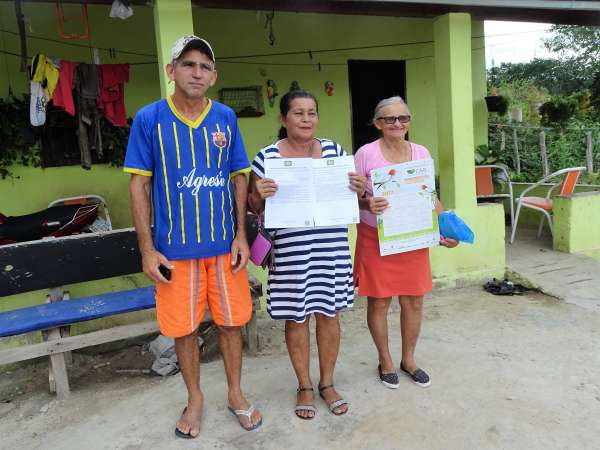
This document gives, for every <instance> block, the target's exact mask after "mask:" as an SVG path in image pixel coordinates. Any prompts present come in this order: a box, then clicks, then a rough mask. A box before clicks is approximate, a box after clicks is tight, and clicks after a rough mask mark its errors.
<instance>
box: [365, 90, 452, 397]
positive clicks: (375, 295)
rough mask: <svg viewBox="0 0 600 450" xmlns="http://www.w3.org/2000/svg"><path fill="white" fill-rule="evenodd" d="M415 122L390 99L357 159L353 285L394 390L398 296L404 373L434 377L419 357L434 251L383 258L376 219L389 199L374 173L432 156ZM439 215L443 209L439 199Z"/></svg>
mask: <svg viewBox="0 0 600 450" xmlns="http://www.w3.org/2000/svg"><path fill="white" fill-rule="evenodd" d="M410 121H411V116H410V112H409V110H408V106H407V105H406V103H405V102H404V100H403V99H402V98H401V97H390V98H387V99H384V100H382V101H380V102H379V104H378V105H377V107H376V108H375V114H374V117H373V125H374V126H375V127H376V128H377V129H378V130H379V131H380V132H381V135H382V137H381V138H380V139H378V140H376V141H374V142H371V143H369V144H366V145H363V146H362V147H361V148H360V149H358V152H357V153H356V156H355V163H356V171H357V172H358V174H359V175H364V176H366V177H367V181H368V182H367V192H365V195H364V196H363V198H361V200H360V202H359V203H360V208H361V211H360V214H361V215H360V224H359V225H358V227H357V229H358V238H357V241H356V254H355V260H354V284H355V286H356V287H358V293H359V295H363V296H366V297H367V298H368V308H367V322H368V325H369V330H370V331H371V336H372V337H373V341H374V343H375V347H377V352H378V353H379V366H378V368H377V369H378V372H379V378H380V380H381V382H382V383H383V384H384V385H385V386H387V387H389V388H392V389H396V388H398V386H399V384H400V383H399V380H398V374H397V373H396V370H395V368H394V363H393V361H392V356H391V354H390V350H389V347H388V325H387V312H388V309H389V307H390V303H391V300H392V297H393V296H397V297H398V299H399V301H400V311H401V312H400V329H401V335H402V360H401V362H400V370H401V371H402V372H403V373H405V374H406V375H408V376H409V377H410V378H411V379H412V380H413V381H414V382H415V383H416V384H418V385H419V386H422V387H427V386H429V385H430V384H431V381H430V379H429V375H427V373H426V372H425V371H424V370H422V369H420V368H419V367H418V366H417V365H416V363H415V359H414V353H415V347H416V345H417V339H418V337H419V331H420V329H421V318H422V314H423V296H424V295H425V294H426V293H428V292H430V291H431V267H430V265H429V249H427V248H424V249H419V250H413V251H409V252H404V253H397V254H394V255H388V256H380V254H379V240H378V237H377V215H379V214H381V213H382V212H383V211H384V210H385V209H386V208H387V207H388V202H387V200H386V199H385V198H384V197H373V192H372V189H371V174H370V172H371V170H373V169H377V168H380V167H386V166H391V165H394V164H399V163H404V162H408V161H413V160H416V159H426V158H431V156H430V155H429V152H428V151H427V149H426V148H425V147H423V146H422V145H418V144H414V143H411V142H408V141H407V140H406V139H405V137H406V133H407V131H408V128H409V125H410ZM436 211H437V212H438V214H439V213H440V212H442V211H443V207H442V205H441V203H440V201H439V200H436ZM440 244H441V245H443V246H446V247H455V246H456V245H457V244H458V242H457V241H454V240H452V239H445V238H443V237H442V238H441V239H440Z"/></svg>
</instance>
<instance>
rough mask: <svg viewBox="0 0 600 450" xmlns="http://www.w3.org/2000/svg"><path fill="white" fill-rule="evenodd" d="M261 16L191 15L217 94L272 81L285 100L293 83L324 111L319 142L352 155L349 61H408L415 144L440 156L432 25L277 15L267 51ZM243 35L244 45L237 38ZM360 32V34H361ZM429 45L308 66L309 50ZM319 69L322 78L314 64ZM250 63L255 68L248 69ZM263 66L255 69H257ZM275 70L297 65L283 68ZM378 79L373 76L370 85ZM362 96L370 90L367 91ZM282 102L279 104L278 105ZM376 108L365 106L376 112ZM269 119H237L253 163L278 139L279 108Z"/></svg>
mask: <svg viewBox="0 0 600 450" xmlns="http://www.w3.org/2000/svg"><path fill="white" fill-rule="evenodd" d="M263 22H264V16H263V15H259V16H257V13H256V12H255V11H224V10H217V9H204V8H195V9H194V24H195V27H194V28H195V30H196V33H197V34H198V35H199V36H202V37H206V38H207V39H208V40H209V41H210V42H211V44H212V45H213V48H214V50H215V53H216V58H217V67H218V70H219V81H218V82H217V86H216V88H215V89H213V92H215V94H214V95H215V96H216V91H217V90H218V89H219V88H221V87H225V86H250V85H260V86H263V92H265V85H266V80H267V79H273V80H275V82H276V83H277V86H278V89H279V93H280V95H283V94H284V93H285V92H286V91H287V90H288V89H289V86H290V84H291V82H292V81H293V80H297V81H298V82H299V83H300V86H301V87H302V88H304V89H307V90H308V91H310V92H312V93H313V94H315V95H316V96H317V98H318V100H319V103H320V132H319V134H320V135H321V136H327V137H332V138H334V139H336V140H337V141H339V142H340V143H341V144H342V145H343V146H344V147H345V148H346V149H347V150H351V142H352V139H351V130H350V127H351V122H350V120H351V110H350V97H349V86H348V68H347V61H348V60H349V59H372V60H394V59H395V60H402V59H403V60H406V61H407V95H406V96H407V101H408V103H409V106H410V108H411V112H412V113H413V114H414V115H415V121H414V123H413V129H412V130H411V136H412V139H414V140H415V141H416V142H420V143H422V144H424V145H426V146H428V147H429V148H430V149H431V150H432V151H433V152H435V151H436V146H437V145H436V139H435V129H432V128H431V126H430V124H431V117H434V116H435V108H436V106H435V101H434V100H433V95H432V88H433V81H434V80H433V65H432V64H433V58H432V56H433V45H432V43H431V41H432V39H433V32H432V21H431V20H428V19H408V18H400V17H375V16H369V17H364V16H348V15H327V14H297V13H283V12H277V13H276V14H275V21H274V32H275V37H276V44H275V46H273V47H272V46H270V45H269V43H268V40H267V34H266V32H265V30H264V28H263ZM241 29H243V30H244V33H243V36H244V38H243V39H239V38H238V36H239V30H241ZM358 29H360V33H357V32H356V30H358ZM422 41H428V42H429V43H426V44H418V45H406V46H398V47H388V48H380V49H368V50H348V51H340V52H326V53H314V54H313V59H312V60H311V59H310V57H309V54H308V51H309V50H313V51H315V50H320V49H335V48H348V47H358V46H366V45H377V44H390V43H404V42H422ZM289 51H302V52H303V53H302V54H300V55H285V56H272V57H262V58H246V59H243V60H241V61H243V62H245V63H241V62H240V61H238V62H235V63H234V62H231V61H224V60H222V59H220V58H223V57H228V56H236V55H249V54H265V53H276V52H289ZM319 62H320V63H321V64H322V66H321V71H320V72H319V70H318V67H317V63H319ZM247 63H252V64H247ZM256 63H258V64H256ZM278 64H298V65H297V66H289V65H288V66H286V65H283V66H281V65H278ZM327 80H331V81H333V82H334V83H335V89H334V95H333V96H332V97H328V96H327V95H326V93H325V88H324V84H325V81H327ZM376 82H377V74H373V83H376ZM365 89H368V87H367V86H365ZM277 100H279V98H277ZM374 106H375V105H366V106H365V108H373V107H374ZM265 110H266V114H265V116H263V117H261V118H259V119H256V118H246V119H240V128H241V130H242V133H243V135H244V139H245V141H246V146H247V148H248V153H249V154H251V155H253V154H255V153H256V152H257V151H258V150H259V149H260V148H262V147H263V146H265V145H268V144H269V143H271V142H273V141H274V140H275V139H276V134H277V130H278V129H279V124H278V113H279V110H278V102H276V104H275V107H274V108H270V107H269V106H268V104H267V103H266V95H265Z"/></svg>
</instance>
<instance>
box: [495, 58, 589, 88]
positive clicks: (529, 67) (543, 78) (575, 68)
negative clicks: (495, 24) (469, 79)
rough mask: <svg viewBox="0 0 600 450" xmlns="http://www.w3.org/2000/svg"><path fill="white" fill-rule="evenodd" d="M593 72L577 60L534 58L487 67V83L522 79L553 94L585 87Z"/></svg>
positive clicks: (506, 82) (512, 81)
mask: <svg viewBox="0 0 600 450" xmlns="http://www.w3.org/2000/svg"><path fill="white" fill-rule="evenodd" d="M592 79H593V72H590V71H589V70H586V69H585V68H584V67H582V66H581V65H579V64H574V63H573V62H571V61H561V60H558V59H541V58H535V59H533V60H531V61H529V62H526V63H502V64H501V65H500V66H499V67H492V68H491V69H489V71H488V83H489V84H490V86H501V85H504V84H511V83H515V82H518V81H526V82H529V83H531V84H533V85H535V86H536V87H538V88H544V89H547V90H548V92H550V93H551V94H553V95H559V94H565V95H570V94H572V93H574V92H577V91H581V90H584V89H588V88H589V87H590V86H591V84H592Z"/></svg>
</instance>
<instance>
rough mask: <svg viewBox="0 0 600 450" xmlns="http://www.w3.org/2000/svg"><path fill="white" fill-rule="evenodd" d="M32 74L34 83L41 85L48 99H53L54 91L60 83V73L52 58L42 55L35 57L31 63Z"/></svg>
mask: <svg viewBox="0 0 600 450" xmlns="http://www.w3.org/2000/svg"><path fill="white" fill-rule="evenodd" d="M30 74H31V79H32V80H33V81H37V82H38V83H40V85H41V86H42V88H43V89H44V92H45V93H46V97H48V98H52V94H54V89H56V85H57V83H58V75H59V71H58V69H57V68H56V67H55V66H54V64H53V63H52V61H51V60H50V58H47V57H46V56H45V55H42V54H37V55H35V56H34V57H33V59H32V61H31V71H30Z"/></svg>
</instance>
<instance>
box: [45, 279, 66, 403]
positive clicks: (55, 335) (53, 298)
mask: <svg viewBox="0 0 600 450" xmlns="http://www.w3.org/2000/svg"><path fill="white" fill-rule="evenodd" d="M63 295H64V293H63V290H62V288H52V289H50V293H49V295H48V297H47V300H46V301H47V302H49V303H54V302H57V301H62V299H63ZM43 336H44V338H45V339H47V340H49V341H51V340H55V339H60V338H61V337H62V336H61V335H60V329H59V328H52V329H51V330H47V331H46V332H45V333H43ZM48 382H49V384H50V391H51V392H56V398H57V399H58V400H64V399H65V398H67V397H68V396H69V393H70V389H69V375H68V372H67V363H66V360H65V354H64V353H56V354H53V355H50V367H49V370H48Z"/></svg>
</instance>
